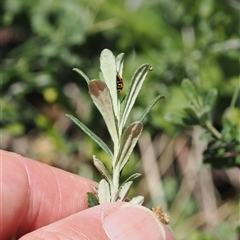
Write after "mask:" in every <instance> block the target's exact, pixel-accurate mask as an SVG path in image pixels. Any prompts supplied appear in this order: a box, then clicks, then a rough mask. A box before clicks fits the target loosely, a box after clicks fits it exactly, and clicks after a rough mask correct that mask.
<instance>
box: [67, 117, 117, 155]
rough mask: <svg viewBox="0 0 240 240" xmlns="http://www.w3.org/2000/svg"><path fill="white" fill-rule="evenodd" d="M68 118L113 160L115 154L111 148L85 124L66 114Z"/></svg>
mask: <svg viewBox="0 0 240 240" xmlns="http://www.w3.org/2000/svg"><path fill="white" fill-rule="evenodd" d="M66 116H67V117H68V118H70V119H71V120H72V121H73V122H74V123H75V124H76V125H77V126H79V127H80V128H81V129H82V130H83V131H84V132H85V133H86V134H87V135H88V136H89V137H91V138H92V139H93V141H94V142H96V143H97V144H98V146H99V147H101V148H102V149H103V150H104V151H105V152H106V153H107V154H108V155H109V156H110V157H111V159H112V158H113V154H112V152H111V150H110V149H109V147H108V146H107V145H106V143H104V142H103V141H102V139H100V138H99V137H98V136H97V135H96V134H95V133H93V132H92V131H91V130H90V129H89V128H88V127H87V126H86V125H85V124H83V123H82V122H81V121H80V120H78V119H77V118H75V117H74V116H72V115H69V114H66Z"/></svg>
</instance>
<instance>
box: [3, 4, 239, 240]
mask: <svg viewBox="0 0 240 240" xmlns="http://www.w3.org/2000/svg"><path fill="white" fill-rule="evenodd" d="M0 13H1V15H0V21H1V29H0V35H1V39H0V40H1V42H0V44H1V79H0V84H1V94H0V101H1V120H0V131H1V134H2V142H1V148H4V149H8V150H13V151H16V152H19V153H21V154H24V155H27V156H29V157H34V158H37V159H39V160H42V161H44V162H47V163H49V164H52V165H56V166H58V167H62V168H63V169H67V170H70V171H75V172H79V173H80V174H81V175H85V176H87V177H89V178H94V179H96V180H99V179H97V178H98V175H96V174H95V172H94V170H93V169H92V166H91V159H92V154H93V153H94V154H96V155H97V156H99V157H100V158H101V159H103V160H104V153H102V152H101V151H100V149H99V148H98V147H97V146H96V145H95V144H94V143H93V142H92V141H91V140H90V139H89V138H88V137H86V136H84V134H83V133H82V132H81V131H79V130H78V129H77V128H75V127H74V126H73V125H72V124H71V123H70V121H69V120H68V119H67V118H66V117H65V113H70V114H74V115H76V114H77V115H78V117H79V119H80V120H81V121H83V122H84V123H86V125H87V126H89V127H90V128H91V129H93V131H94V132H95V133H96V134H97V135H98V136H100V137H101V138H102V139H104V141H105V142H107V141H109V140H110V137H109V135H108V134H107V131H106V127H105V125H104V122H103V121H102V119H101V116H100V115H99V113H98V112H97V111H96V110H95V109H94V108H92V107H93V104H92V103H91V101H90V98H89V97H88V95H87V86H86V83H85V81H84V80H83V79H81V78H80V77H79V75H78V74H77V73H75V72H74V71H72V68H74V67H77V68H79V69H82V70H84V72H85V73H86V74H87V75H88V76H89V77H90V78H92V79H94V78H99V59H98V57H99V54H100V52H101V51H102V50H103V49H104V48H108V49H111V50H112V51H113V52H114V53H115V55H117V54H118V53H120V52H124V53H125V56H126V58H125V64H124V66H125V67H124V72H123V79H124V84H125V89H124V90H123V92H122V95H124V94H125V93H126V88H127V87H128V84H129V82H130V79H131V77H132V75H133V72H134V71H135V70H136V68H137V67H138V66H139V65H141V64H143V63H150V64H151V65H152V66H153V71H152V72H151V74H149V76H148V78H147V80H146V83H145V90H144V89H143V90H142V91H141V92H140V96H139V97H138V98H137V101H136V104H135V105H136V107H135V108H134V111H133V113H132V118H133V119H130V121H132V120H136V119H138V118H139V116H140V114H141V112H142V110H143V109H145V108H146V106H148V105H149V103H150V102H151V99H153V98H154V97H156V96H157V95H159V94H161V95H165V96H166V100H164V103H161V104H159V105H156V106H155V107H154V108H153V110H152V112H151V114H150V115H149V117H148V119H147V124H146V126H145V129H147V131H148V132H149V133H150V135H151V137H152V138H153V139H154V138H155V137H156V138H157V137H158V136H159V135H160V134H162V133H164V134H168V135H169V136H173V137H176V136H182V135H181V134H182V133H184V134H187V135H188V134H189V131H188V130H189V128H185V127H183V126H182V125H181V127H180V125H179V123H182V120H183V118H175V119H171V121H169V116H176V115H177V113H179V112H180V113H184V111H185V113H186V107H187V106H189V104H190V101H189V100H188V99H187V98H186V97H185V94H184V88H182V85H181V84H182V80H183V79H184V78H187V79H189V80H190V81H191V82H192V83H193V85H194V86H195V87H196V89H197V92H198V96H199V97H200V98H201V99H202V101H203V102H204V103H205V102H207V101H208V100H209V101H212V100H211V98H215V97H216V103H215V106H213V107H212V108H211V111H208V109H207V108H204V106H205V105H203V109H202V111H203V115H202V116H208V117H210V118H211V123H212V126H213V127H214V129H216V131H217V132H219V133H221V136H222V140H224V141H221V140H220V141H219V140H214V141H211V140H212V138H209V135H202V138H203V139H205V140H204V141H208V148H207V149H206V150H205V153H204V155H205V157H206V160H207V162H209V163H210V164H211V165H212V166H213V167H218V168H219V167H220V168H222V167H229V166H234V165H238V164H239V159H238V158H237V154H238V153H239V112H240V108H239V94H237V91H236V89H239V85H240V83H239V49H240V39H239V36H240V33H239V30H240V29H239V27H238V26H237V25H238V23H239V14H240V9H239V3H238V2H237V1H236V0H227V1H217V0H200V1H189V0H183V1H177V0H150V1H131V0H125V1H115V0H106V1H103V0H68V1H66V0H36V1H29V0H3V1H1V3H0ZM216 93H218V94H217V96H215V94H216ZM208 103H209V102H208ZM208 105H209V104H208ZM210 105H211V104H210ZM184 108H185V110H184ZM187 111H188V114H187V115H186V114H185V117H184V120H187V123H188V124H189V123H194V124H199V122H192V121H191V122H190V120H193V119H192V116H193V115H192V112H191V113H190V114H189V111H191V110H190V109H188V110H187ZM198 114H201V112H200V111H198ZM210 114H211V116H210ZM198 119H199V118H198ZM195 120H196V119H195ZM178 121H181V122H178ZM96 123H97V124H96ZM185 123H186V122H184V125H185ZM200 125H201V126H203V125H202V124H200ZM76 129H77V130H76ZM164 136H165V135H164ZM204 141H203V143H204ZM174 154H175V153H172V156H175V155H174ZM226 156H227V157H228V158H227V159H226ZM176 158H178V157H176ZM138 159H139V155H138V153H135V155H134V156H133V160H134V161H132V162H133V163H136V164H135V165H131V166H130V167H129V169H125V172H123V174H124V175H125V174H126V176H127V175H130V174H131V173H132V172H131V171H132V169H133V168H134V167H135V168H139V167H140V165H139V161H138ZM229 159H231V160H230V162H229V161H226V160H229ZM80 160H81V161H80ZM216 160H217V161H216ZM219 163H220V164H219ZM104 164H106V165H107V162H106V163H104ZM131 164H132V163H131ZM107 167H109V166H107ZM175 168H176V169H178V167H175ZM136 171H138V170H136ZM136 171H134V172H136ZM173 172H175V170H174V171H173V170H172V172H171V173H173ZM179 175H181V174H179V173H178V172H176V176H178V177H179ZM174 176H175V175H174ZM183 176H184V174H183ZM179 178H180V177H179ZM173 179H174V180H173ZM173 179H172V180H171V181H175V182H174V186H175V185H176V188H177V189H178V187H179V188H180V186H179V185H178V184H179V182H181V180H179V179H175V177H174V178H173ZM183 182H184V181H183ZM136 191H139V190H137V189H136ZM137 194H138V193H137ZM140 194H142V193H140ZM171 194H173V193H171ZM134 195H136V194H134ZM176 195H177V194H176ZM176 195H175V197H176ZM183 196H185V195H183ZM195 201H196V200H195ZM196 202H197V201H196ZM168 204H170V202H169V201H168ZM229 204H230V203H229ZM174 206H176V205H174V204H173V209H174ZM228 206H230V205H228ZM196 209H197V206H196V204H195V205H194V204H193V209H192V211H193V212H194V211H197V210H196ZM188 210H189V208H188ZM175 214H176V211H173V215H175ZM183 216H184V215H183ZM224 219H225V218H224ZM229 219H230V220H229V222H230V224H229V225H225V229H226V231H222V233H221V234H222V235H221V237H222V239H228V229H230V227H232V226H234V223H233V220H232V218H231V217H229ZM184 222H186V226H187V227H186V228H188V225H187V221H186V219H185V220H184ZM232 223H233V224H232ZM177 224H179V222H177V221H176V225H174V226H173V228H174V229H175V231H176V232H178V230H177V228H176V226H177ZM196 226H199V225H197V224H196ZM201 226H202V225H200V227H201ZM181 227H182V225H181ZM228 227H229V228H228ZM183 232H184V231H183V230H182V229H181V233H183ZM232 232H233V231H232ZM192 234H193V235H192V236H195V238H192V239H202V238H201V236H203V235H202V232H201V233H200V232H199V231H198V229H196V230H194V231H193V232H192ZM209 234H210V233H209ZM224 234H225V235H224ZM205 235H206V238H205V239H218V238H217V237H218V236H216V235H211V234H210V235H211V236H210V237H209V236H208V233H206V234H205ZM215 236H216V237H215ZM178 239H181V236H180V235H179V238H178ZM182 239H184V237H183V238H182Z"/></svg>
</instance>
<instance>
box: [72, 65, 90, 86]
mask: <svg viewBox="0 0 240 240" xmlns="http://www.w3.org/2000/svg"><path fill="white" fill-rule="evenodd" d="M73 71H75V72H77V73H78V74H79V75H81V76H82V77H83V78H84V79H85V80H86V82H87V83H89V82H90V79H89V78H88V76H87V75H86V74H85V73H84V72H83V71H82V70H80V69H78V68H73Z"/></svg>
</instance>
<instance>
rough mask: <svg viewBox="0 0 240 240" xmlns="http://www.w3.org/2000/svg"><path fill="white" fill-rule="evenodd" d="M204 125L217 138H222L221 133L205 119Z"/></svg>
mask: <svg viewBox="0 0 240 240" xmlns="http://www.w3.org/2000/svg"><path fill="white" fill-rule="evenodd" d="M205 126H206V127H207V129H208V130H209V131H210V132H211V133H212V134H213V135H214V136H215V137H216V138H217V139H221V138H222V134H221V133H220V132H219V131H218V130H217V129H216V128H215V127H214V126H213V125H212V124H211V123H210V122H209V121H208V120H206V122H205Z"/></svg>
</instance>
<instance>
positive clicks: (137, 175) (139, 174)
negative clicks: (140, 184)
mask: <svg viewBox="0 0 240 240" xmlns="http://www.w3.org/2000/svg"><path fill="white" fill-rule="evenodd" d="M141 175H142V174H141V173H134V174H132V175H131V176H130V177H128V178H127V180H126V181H124V183H123V184H125V183H126V182H129V181H132V180H133V179H135V178H138V177H140V176H141Z"/></svg>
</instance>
